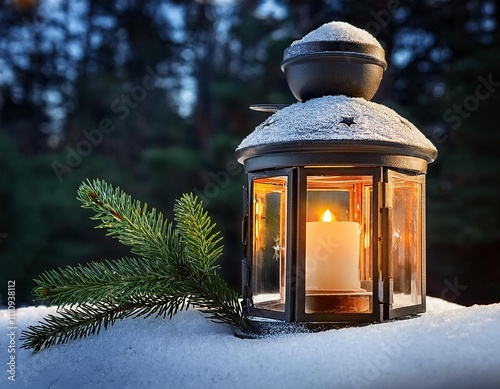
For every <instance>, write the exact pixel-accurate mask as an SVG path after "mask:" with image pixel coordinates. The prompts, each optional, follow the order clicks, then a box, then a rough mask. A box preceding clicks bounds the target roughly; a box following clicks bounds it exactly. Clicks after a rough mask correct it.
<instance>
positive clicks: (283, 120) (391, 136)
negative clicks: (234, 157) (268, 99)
mask: <svg viewBox="0 0 500 389" xmlns="http://www.w3.org/2000/svg"><path fill="white" fill-rule="evenodd" d="M318 141H320V142H324V141H327V142H329V144H335V143H339V144H345V143H364V144H387V145H401V146H408V148H409V149H412V150H415V154H416V155H417V156H419V157H422V158H425V159H426V160H427V161H428V162H432V161H433V160H434V159H435V157H436V155H437V150H436V148H435V147H434V145H433V144H432V143H431V142H430V141H429V140H428V139H427V138H426V137H425V136H424V135H423V134H422V133H421V132H420V131H419V130H418V129H417V128H416V127H415V126H414V125H413V124H412V123H410V122H409V121H408V120H406V119H404V118H403V117H401V116H400V115H398V114H397V113H396V112H394V111H393V110H392V109H390V108H388V107H386V106H384V105H381V104H377V103H374V102H371V101H366V100H365V99H363V98H356V97H347V96H343V95H337V96H324V97H320V98H314V99H311V100H308V101H306V102H305V103H295V104H292V105H290V106H288V107H286V108H283V109H281V110H279V111H277V112H276V113H275V114H273V115H272V116H270V117H269V118H268V119H267V120H266V121H264V122H263V123H261V124H260V125H259V126H258V127H257V128H256V129H255V131H253V132H252V133H251V134H249V135H248V136H247V137H246V138H245V139H243V141H242V142H241V144H240V145H239V146H238V148H237V149H236V153H237V154H239V155H241V154H242V151H243V150H245V149H250V148H254V147H257V146H264V145H274V144H276V145H278V144H279V145H286V144H293V145H297V146H300V145H305V144H308V143H316V142H318ZM240 162H241V161H240Z"/></svg>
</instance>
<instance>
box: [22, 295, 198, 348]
mask: <svg viewBox="0 0 500 389" xmlns="http://www.w3.org/2000/svg"><path fill="white" fill-rule="evenodd" d="M188 307H189V301H188V300H187V299H186V297H185V296H134V297H130V298H129V299H128V300H127V301H126V302H125V303H123V304H110V303H106V302H100V303H98V304H96V305H92V304H81V305H79V306H78V307H76V308H62V309H59V310H58V311H57V313H58V315H48V316H47V317H46V318H44V319H43V320H42V321H40V322H39V323H38V324H37V325H35V326H28V328H27V329H26V330H24V331H23V333H22V336H21V338H20V340H21V341H23V344H22V345H21V348H25V349H33V352H35V353H36V352H38V351H40V350H41V349H42V348H48V347H51V346H53V345H57V344H64V343H67V342H69V341H70V340H75V339H79V338H85V337H87V336H89V335H97V334H99V332H100V331H101V328H104V329H107V328H108V326H112V325H114V324H115V322H116V321H117V320H122V319H124V318H126V317H133V318H136V317H139V316H144V317H148V316H151V315H156V317H160V316H161V317H163V318H165V317H167V316H168V317H170V318H171V317H172V316H173V315H175V314H176V313H177V312H178V311H181V310H186V309H187V308H188Z"/></svg>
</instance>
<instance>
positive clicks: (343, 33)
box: [292, 22, 382, 47]
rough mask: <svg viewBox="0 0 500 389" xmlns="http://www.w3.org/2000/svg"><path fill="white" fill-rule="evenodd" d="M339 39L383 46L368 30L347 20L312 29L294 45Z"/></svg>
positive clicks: (340, 40)
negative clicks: (346, 21)
mask: <svg viewBox="0 0 500 389" xmlns="http://www.w3.org/2000/svg"><path fill="white" fill-rule="evenodd" d="M321 41H339V42H352V43H368V44H372V45H375V46H377V47H382V46H381V45H380V43H379V42H378V41H377V39H375V38H374V37H373V35H371V34H370V33H369V32H368V31H366V30H362V29H361V28H357V27H354V26H353V25H351V24H349V23H345V22H330V23H325V24H323V25H322V26H321V27H319V28H317V29H316V30H313V31H311V32H310V33H309V34H307V35H305V36H304V37H303V38H302V39H299V40H296V41H294V42H293V43H292V46H293V45H296V44H300V43H305V42H321Z"/></svg>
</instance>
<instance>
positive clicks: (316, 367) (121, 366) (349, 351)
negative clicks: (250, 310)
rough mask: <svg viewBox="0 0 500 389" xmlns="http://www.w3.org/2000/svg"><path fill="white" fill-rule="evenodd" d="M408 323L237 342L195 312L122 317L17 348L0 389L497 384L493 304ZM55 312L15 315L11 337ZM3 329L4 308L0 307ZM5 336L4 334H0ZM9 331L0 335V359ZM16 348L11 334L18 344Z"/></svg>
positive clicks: (499, 366) (443, 305) (432, 307)
mask: <svg viewBox="0 0 500 389" xmlns="http://www.w3.org/2000/svg"><path fill="white" fill-rule="evenodd" d="M427 305H428V312H427V313H425V314H423V315H421V316H419V317H417V318H414V319H410V320H400V321H393V322H387V323H381V324H375V325H371V326H367V327H354V328H346V329H341V330H331V331H326V332H321V333H315V334H288V335H282V336H277V337H271V338H263V339H254V340H248V339H239V338H236V337H235V336H233V329H232V328H231V327H229V326H226V325H222V324H216V323H212V322H210V321H209V320H207V319H205V318H204V317H203V315H202V314H200V313H199V312H198V311H195V310H189V311H185V312H180V313H178V314H177V315H176V316H174V318H173V319H172V320H168V319H161V318H159V319H155V318H151V317H150V318H147V319H142V318H139V319H125V320H123V321H120V322H118V323H116V324H115V326H113V327H110V328H108V330H106V331H102V332H101V333H100V334H99V335H97V336H90V337H88V338H86V339H79V340H75V341H71V342H70V343H68V344H65V345H59V346H54V347H52V348H49V349H47V350H43V351H41V352H40V353H38V354H32V352H31V351H29V350H19V349H17V350H16V353H15V356H16V377H15V378H16V381H15V382H7V381H8V380H7V376H8V373H6V369H5V366H6V365H5V364H3V366H4V370H3V373H2V377H1V379H0V387H1V388H32V389H37V388H40V389H42V388H43V389H45V388H51V389H58V388H61V389H69V388H71V389H83V388H85V389H93V388H106V389H114V388H117V389H121V388H123V389H128V388H130V389H136V388H231V389H233V388H277V389H278V388H287V389H288V388H290V389H292V388H333V387H335V388H402V387H404V388H416V387H418V388H442V387H453V388H471V387H475V388H498V387H500V336H499V335H500V331H499V329H500V304H492V305H486V306H473V307H468V308H466V307H461V306H458V305H455V304H452V303H449V302H446V301H444V300H440V299H436V298H430V297H428V298H427ZM53 312H54V308H46V307H38V308H34V307H28V308H19V309H17V311H16V323H17V330H16V331H17V333H18V337H19V334H20V333H21V330H22V329H25V328H26V326H27V325H30V324H35V323H36V322H37V321H38V320H40V319H41V318H42V317H44V316H45V315H47V314H48V313H53ZM0 314H1V316H0V318H1V322H0V323H1V326H2V328H4V331H7V330H6V328H7V311H6V310H2V311H0ZM4 333H5V332H4ZM8 341H9V340H8V336H5V335H2V337H1V338H0V356H1V360H2V363H6V362H7V360H8V355H9V354H8V353H7V348H8ZM19 345H20V342H19V340H17V346H19Z"/></svg>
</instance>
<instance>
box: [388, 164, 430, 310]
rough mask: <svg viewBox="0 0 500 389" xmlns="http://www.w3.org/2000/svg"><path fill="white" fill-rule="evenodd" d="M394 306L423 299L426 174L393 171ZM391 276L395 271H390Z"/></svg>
mask: <svg viewBox="0 0 500 389" xmlns="http://www.w3.org/2000/svg"><path fill="white" fill-rule="evenodd" d="M391 173H392V174H391V175H390V177H389V184H390V185H389V188H391V191H392V226H390V230H391V231H389V239H390V240H391V241H392V242H391V243H390V247H391V251H392V271H393V274H392V278H393V291H394V292H393V308H400V307H405V306H411V305H417V304H421V303H422V274H421V269H422V264H421V259H422V257H423V256H422V250H423V247H422V244H423V239H422V223H423V220H422V219H423V214H422V212H423V206H422V201H421V196H422V190H423V182H424V176H423V175H421V176H416V177H408V176H403V175H399V174H397V173H394V172H391ZM389 276H391V275H389Z"/></svg>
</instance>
